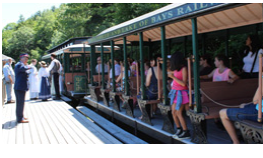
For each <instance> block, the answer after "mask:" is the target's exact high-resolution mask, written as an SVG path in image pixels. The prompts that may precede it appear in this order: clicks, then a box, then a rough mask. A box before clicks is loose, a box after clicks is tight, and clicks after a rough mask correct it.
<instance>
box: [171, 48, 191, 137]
mask: <svg viewBox="0 0 263 158" xmlns="http://www.w3.org/2000/svg"><path fill="white" fill-rule="evenodd" d="M185 65H186V63H185V59H184V57H183V55H182V53H181V52H175V53H174V54H173V55H172V57H171V58H170V72H169V75H168V76H169V77H170V78H172V79H173V85H172V89H171V91H170V92H169V98H170V104H171V105H172V107H171V110H172V115H173V119H174V122H175V124H176V132H175V134H174V135H173V138H176V139H185V138H189V137H190V132H189V130H188V129H187V125H186V122H185V119H184V117H183V110H184V109H185V108H186V109H189V105H188V103H189V98H188V88H187V68H186V66H185ZM181 126H182V127H181Z"/></svg>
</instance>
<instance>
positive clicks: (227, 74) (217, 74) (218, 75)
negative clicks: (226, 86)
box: [200, 55, 239, 83]
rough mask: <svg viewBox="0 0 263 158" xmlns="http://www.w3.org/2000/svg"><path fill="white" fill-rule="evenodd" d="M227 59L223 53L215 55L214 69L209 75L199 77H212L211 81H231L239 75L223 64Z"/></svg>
mask: <svg viewBox="0 0 263 158" xmlns="http://www.w3.org/2000/svg"><path fill="white" fill-rule="evenodd" d="M226 61H227V59H226V57H225V56H224V55H217V56H216V57H215V66H216V67H217V68H216V69H214V70H213V71H212V72H211V73H210V74H209V75H204V76H200V78H201V79H209V78H213V82H218V81H227V82H229V83H233V82H234V81H235V80H237V79H238V78H239V77H238V76H237V75H236V74H235V73H234V72H233V71H232V70H231V69H229V68H227V67H226V66H225V63H226Z"/></svg>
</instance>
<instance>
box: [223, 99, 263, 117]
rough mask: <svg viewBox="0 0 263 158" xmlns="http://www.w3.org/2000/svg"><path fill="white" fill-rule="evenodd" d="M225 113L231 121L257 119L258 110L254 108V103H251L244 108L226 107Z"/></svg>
mask: <svg viewBox="0 0 263 158" xmlns="http://www.w3.org/2000/svg"><path fill="white" fill-rule="evenodd" d="M226 113H227V117H228V118H229V119H230V120H231V121H240V120H251V121H257V119H258V115H257V114H258V110H257V109H256V105H255V104H253V103H251V104H248V105H246V106H245V107H244V108H229V109H227V111H226Z"/></svg>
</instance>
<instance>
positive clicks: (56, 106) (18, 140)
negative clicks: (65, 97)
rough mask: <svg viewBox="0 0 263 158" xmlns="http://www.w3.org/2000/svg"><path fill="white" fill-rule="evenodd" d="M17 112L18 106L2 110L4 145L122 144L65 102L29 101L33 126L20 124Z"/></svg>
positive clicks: (30, 118) (26, 110)
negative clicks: (17, 120)
mask: <svg viewBox="0 0 263 158" xmlns="http://www.w3.org/2000/svg"><path fill="white" fill-rule="evenodd" d="M15 110H16V107H15V104H6V105H4V106H3V108H2V116H3V117H2V118H3V119H2V138H3V142H2V143H3V144H122V143H121V142H120V141H119V140H117V139H116V138H115V137H113V136H112V135H110V134H109V133H107V132H106V131H104V130H103V129H101V128H100V127H99V126H97V125H96V124H95V123H93V122H92V121H90V120H89V119H87V118H86V117H85V116H83V115H82V114H81V113H79V112H78V111H77V110H75V109H74V108H72V107H71V106H70V105H68V104H67V103H65V102H63V101H61V100H59V101H53V100H50V101H46V102H42V101H29V100H27V101H26V103H25V110H24V116H25V117H27V118H28V119H29V121H30V122H29V123H22V124H21V123H19V124H17V123H16V116H15Z"/></svg>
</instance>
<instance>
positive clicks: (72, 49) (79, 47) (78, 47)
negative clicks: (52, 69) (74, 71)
mask: <svg viewBox="0 0 263 158" xmlns="http://www.w3.org/2000/svg"><path fill="white" fill-rule="evenodd" d="M95 48H96V51H95V52H96V53H101V46H95ZM103 49H104V53H106V54H109V53H111V46H103ZM119 49H120V48H119V47H118V46H114V50H119ZM84 50H85V51H84ZM90 50H91V47H90V45H87V44H86V45H83V44H75V45H71V46H68V47H66V48H63V49H60V50H58V51H56V52H54V53H55V54H56V55H60V54H63V53H72V54H74V53H75V54H80V53H87V54H89V53H90ZM47 58H50V54H47V55H45V56H43V57H42V59H43V60H44V59H47Z"/></svg>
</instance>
